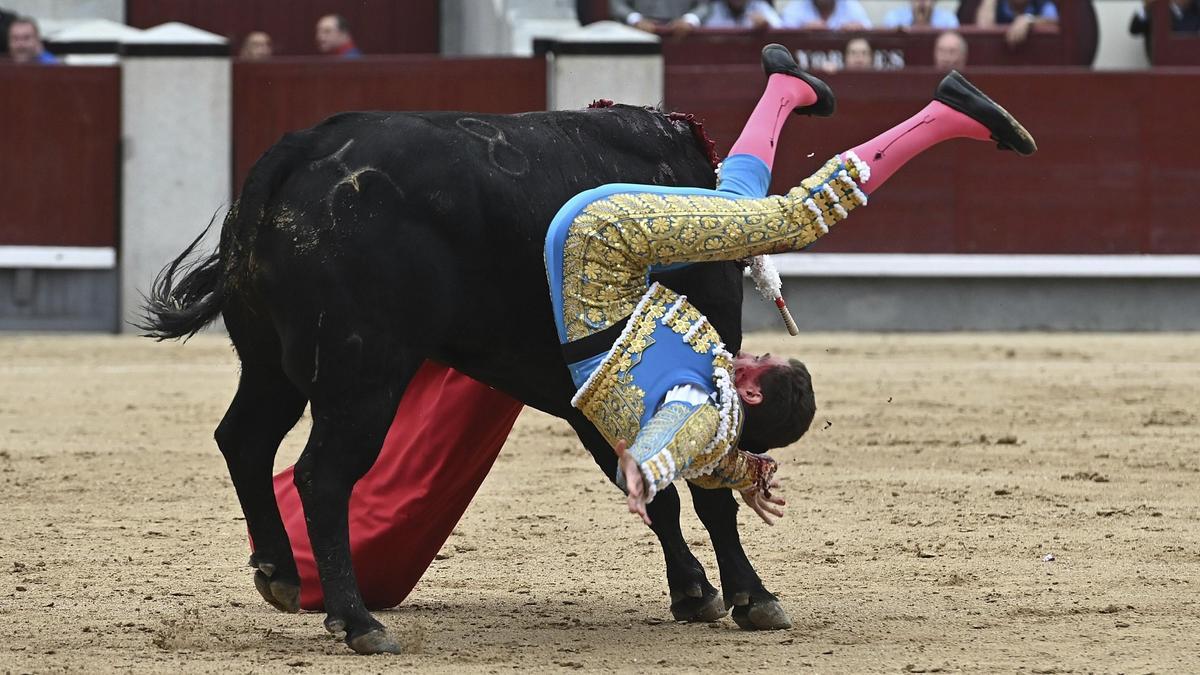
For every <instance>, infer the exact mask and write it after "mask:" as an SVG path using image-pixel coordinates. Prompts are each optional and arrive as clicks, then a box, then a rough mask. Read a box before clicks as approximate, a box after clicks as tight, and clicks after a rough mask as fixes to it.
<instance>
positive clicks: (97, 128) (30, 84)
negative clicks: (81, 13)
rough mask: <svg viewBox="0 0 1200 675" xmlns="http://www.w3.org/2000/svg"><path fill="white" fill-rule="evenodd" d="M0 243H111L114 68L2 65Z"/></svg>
mask: <svg viewBox="0 0 1200 675" xmlns="http://www.w3.org/2000/svg"><path fill="white" fill-rule="evenodd" d="M0 92H3V94H0V138H3V146H2V148H3V149H2V150H0V205H2V207H0V246H16V245H31V246H115V245H116V242H117V186H118V182H117V172H118V161H119V149H120V136H121V113H120V105H121V72H120V70H119V69H117V68H70V67H65V66H62V67H54V68H45V67H34V66H17V65H10V64H0Z"/></svg>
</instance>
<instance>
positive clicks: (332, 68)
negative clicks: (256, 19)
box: [233, 56, 546, 193]
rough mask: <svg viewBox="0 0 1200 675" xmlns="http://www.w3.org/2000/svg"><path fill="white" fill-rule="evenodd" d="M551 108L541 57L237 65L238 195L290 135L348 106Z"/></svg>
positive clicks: (279, 61) (282, 61)
mask: <svg viewBox="0 0 1200 675" xmlns="http://www.w3.org/2000/svg"><path fill="white" fill-rule="evenodd" d="M545 108H546V63H545V61H544V60H542V59H517V58H498V59H442V58H437V57H422V56H411V57H392V58H366V59H362V60H358V61H330V60H328V59H323V58H320V59H316V58H304V59H299V58H297V59H276V60H274V61H271V62H264V63H248V62H238V63H235V64H234V68H233V136H234V137H233V143H234V145H233V154H234V180H235V184H234V192H235V193H238V192H240V191H241V185H242V182H243V181H244V180H245V178H246V173H247V172H248V171H249V169H250V166H251V165H252V164H253V163H254V162H255V161H256V160H257V159H258V157H259V156H260V155H261V154H262V153H263V151H265V150H266V149H267V148H268V147H270V146H271V144H272V143H274V142H275V141H277V140H279V137H280V136H281V135H283V134H284V133H285V132H288V131H292V130H295V129H304V128H307V127H310V126H312V125H314V124H316V123H317V122H319V121H321V120H322V119H324V118H326V117H328V116H329V115H332V114H334V113H336V112H341V111H344V110H471V111H477V112H490V113H514V112H526V111H530V110H544V109H545Z"/></svg>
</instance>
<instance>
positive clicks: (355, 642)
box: [346, 628, 401, 654]
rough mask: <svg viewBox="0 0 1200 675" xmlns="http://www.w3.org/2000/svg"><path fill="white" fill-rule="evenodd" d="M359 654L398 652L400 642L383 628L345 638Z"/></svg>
mask: <svg viewBox="0 0 1200 675" xmlns="http://www.w3.org/2000/svg"><path fill="white" fill-rule="evenodd" d="M346 644H348V645H350V649H353V650H354V651H355V652H357V653H359V654H399V653H401V651H400V643H399V642H396V640H395V639H394V638H392V636H391V635H390V634H389V633H388V632H387V631H386V630H384V629H382V628H378V629H376V630H373V631H371V632H369V633H363V634H362V635H359V636H358V637H356V638H352V639H348V640H346Z"/></svg>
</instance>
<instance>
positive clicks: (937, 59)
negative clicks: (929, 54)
mask: <svg viewBox="0 0 1200 675" xmlns="http://www.w3.org/2000/svg"><path fill="white" fill-rule="evenodd" d="M933 67H934V68H937V69H938V70H939V71H941V72H949V71H951V70H962V69H964V68H966V67H967V41H966V39H964V38H963V36H962V35H959V34H958V33H957V32H955V31H952V30H948V31H946V32H945V33H942V34H941V35H939V36H938V37H937V40H936V41H935V42H934V43H933Z"/></svg>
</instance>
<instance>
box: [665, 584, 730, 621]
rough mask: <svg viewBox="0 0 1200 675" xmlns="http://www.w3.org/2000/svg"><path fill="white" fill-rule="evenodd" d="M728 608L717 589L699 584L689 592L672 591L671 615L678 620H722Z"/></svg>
mask: <svg viewBox="0 0 1200 675" xmlns="http://www.w3.org/2000/svg"><path fill="white" fill-rule="evenodd" d="M727 611H728V610H727V609H726V608H725V603H724V602H723V601H722V600H721V596H720V594H718V593H717V589H715V588H713V587H711V586H709V587H708V588H701V587H700V585H699V584H697V585H695V586H694V587H692V588H691V589H689V590H688V592H687V593H678V592H672V593H671V616H673V617H675V620H676V621H688V622H704V623H711V622H713V621H720V620H721V618H723V617H724V616H725V613H726V612H727Z"/></svg>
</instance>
